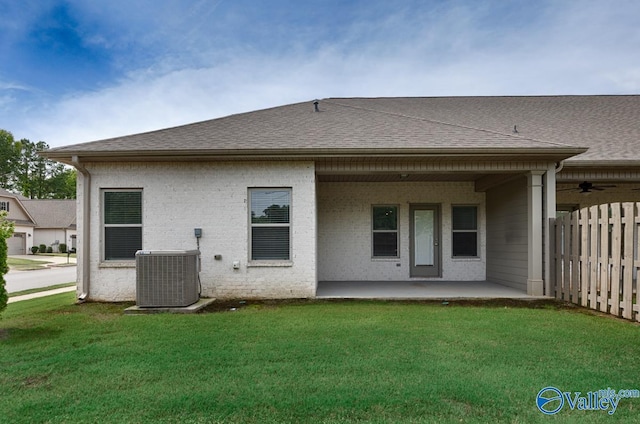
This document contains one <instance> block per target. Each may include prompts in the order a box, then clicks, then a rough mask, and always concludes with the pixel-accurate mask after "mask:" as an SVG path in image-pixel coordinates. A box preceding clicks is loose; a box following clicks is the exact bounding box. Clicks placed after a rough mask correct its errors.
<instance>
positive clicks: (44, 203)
mask: <svg viewBox="0 0 640 424" xmlns="http://www.w3.org/2000/svg"><path fill="white" fill-rule="evenodd" d="M21 203H22V205H23V206H24V208H25V209H26V210H27V211H28V212H29V215H31V216H32V217H33V219H34V220H35V221H36V226H37V228H76V201H75V200H56V199H39V200H31V199H29V200H21Z"/></svg>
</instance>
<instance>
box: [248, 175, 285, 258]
mask: <svg viewBox="0 0 640 424" xmlns="http://www.w3.org/2000/svg"><path fill="white" fill-rule="evenodd" d="M249 203H250V205H251V211H250V213H251V216H250V217H249V219H250V224H251V240H250V244H251V246H250V252H251V260H253V261H260V260H290V258H291V189H290V188H274V189H266V188H255V189H250V190H249Z"/></svg>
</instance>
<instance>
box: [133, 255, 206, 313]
mask: <svg viewBox="0 0 640 424" xmlns="http://www.w3.org/2000/svg"><path fill="white" fill-rule="evenodd" d="M199 253H200V252H198V251H197V250H188V251H175V250H171V251H158V250H154V251H138V252H137V253H136V303H137V305H138V306H139V307H184V306H189V305H192V304H194V303H196V302H197V301H198V298H199V290H198V288H199V282H198V268H199V263H198V259H199Z"/></svg>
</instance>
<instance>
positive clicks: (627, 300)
mask: <svg viewBox="0 0 640 424" xmlns="http://www.w3.org/2000/svg"><path fill="white" fill-rule="evenodd" d="M622 210H623V213H624V216H623V218H622V223H623V225H624V235H623V239H622V245H623V246H624V250H623V252H622V267H623V271H622V305H621V306H622V316H623V317H624V318H627V319H633V251H634V237H633V236H634V232H635V231H634V230H635V216H636V214H635V212H636V207H635V203H623V204H622Z"/></svg>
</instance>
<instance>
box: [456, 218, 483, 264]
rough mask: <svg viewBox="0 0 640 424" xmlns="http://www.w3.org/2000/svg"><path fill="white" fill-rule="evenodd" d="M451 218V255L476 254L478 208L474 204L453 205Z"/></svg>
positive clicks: (467, 255)
mask: <svg viewBox="0 0 640 424" xmlns="http://www.w3.org/2000/svg"><path fill="white" fill-rule="evenodd" d="M452 220H453V225H452V228H453V240H452V256H453V257H476V256H478V208H477V207H476V206H454V207H453V208H452Z"/></svg>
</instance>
